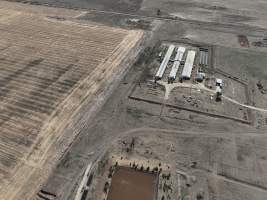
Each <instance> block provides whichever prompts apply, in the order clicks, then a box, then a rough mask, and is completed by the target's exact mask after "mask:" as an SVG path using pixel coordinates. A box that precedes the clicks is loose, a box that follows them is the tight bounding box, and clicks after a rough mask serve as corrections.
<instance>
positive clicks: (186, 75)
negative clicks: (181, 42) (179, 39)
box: [182, 51, 196, 79]
mask: <svg viewBox="0 0 267 200" xmlns="http://www.w3.org/2000/svg"><path fill="white" fill-rule="evenodd" d="M195 56H196V52H195V51H188V53H187V57H186V61H185V64H184V69H183V72H182V78H183V79H190V77H191V73H192V69H193V64H194V61H195Z"/></svg>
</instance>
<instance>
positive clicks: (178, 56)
mask: <svg viewBox="0 0 267 200" xmlns="http://www.w3.org/2000/svg"><path fill="white" fill-rule="evenodd" d="M185 50H186V48H185V47H179V48H178V50H177V53H176V56H175V59H174V63H173V66H172V69H171V72H170V75H169V77H168V80H169V82H173V81H174V80H175V79H176V75H177V72H178V70H179V66H180V64H181V61H182V59H183V56H184V53H185Z"/></svg>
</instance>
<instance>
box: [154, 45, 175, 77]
mask: <svg viewBox="0 0 267 200" xmlns="http://www.w3.org/2000/svg"><path fill="white" fill-rule="evenodd" d="M174 48H175V46H174V45H170V46H169V48H168V51H167V53H166V55H165V57H164V59H163V61H162V63H161V65H160V67H159V69H158V72H157V74H156V78H159V79H161V78H162V76H163V74H164V72H165V70H166V67H167V65H168V62H169V60H170V58H171V55H172V52H173V50H174Z"/></svg>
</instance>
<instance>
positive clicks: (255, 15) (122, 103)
mask: <svg viewBox="0 0 267 200" xmlns="http://www.w3.org/2000/svg"><path fill="white" fill-rule="evenodd" d="M45 2H47V3H49V4H50V5H56V6H63V7H83V8H84V10H83V11H79V12H78V11H76V10H71V11H69V12H70V13H73V15H71V16H72V17H71V16H69V15H68V11H66V9H62V8H61V9H58V8H57V9H55V8H48V7H45V8H44V10H45V11H42V12H41V13H42V16H43V17H44V16H45V17H44V18H45V19H47V23H60V24H64V26H69V23H70V22H69V21H71V22H72V23H71V26H73V25H75V27H76V26H78V25H79V24H77V23H80V22H81V21H82V22H83V23H84V24H87V26H89V27H91V26H93V27H94V28H97V27H98V26H99V23H102V24H105V25H109V26H115V27H123V28H126V29H128V30H131V29H134V30H137V29H140V28H142V29H144V30H146V31H148V32H149V31H150V34H151V38H150V40H148V41H147V43H145V44H144V46H146V49H145V50H144V51H143V53H142V54H141V55H140V58H139V60H138V61H137V62H136V63H135V64H134V65H133V66H132V68H131V70H130V71H129V72H128V73H127V74H126V76H125V77H124V79H123V80H122V81H121V79H120V78H121V76H119V77H116V76H115V78H114V79H116V78H117V79H116V81H113V82H112V81H111V82H109V83H106V84H112V83H113V84H115V85H114V87H116V86H118V87H117V89H116V90H115V91H114V93H113V94H112V96H111V97H110V98H109V99H108V100H107V102H106V103H105V104H104V106H103V107H102V108H101V109H100V106H101V105H102V104H99V110H98V111H99V112H98V114H97V115H94V117H91V116H92V115H91V109H92V107H93V105H95V104H94V102H93V100H92V101H90V100H91V97H92V96H94V95H95V94H99V93H100V94H101V95H103V96H101V95H100V97H99V98H98V99H97V100H98V101H99V102H102V103H103V102H104V101H102V100H103V99H105V98H104V97H105V95H104V94H105V93H103V91H102V90H100V92H99V93H98V91H99V89H98V88H99V87H100V86H99V87H97V86H98V83H95V82H98V81H97V80H98V78H97V77H98V75H97V74H98V73H97V74H96V76H95V77H96V78H94V79H93V81H94V83H95V84H94V86H96V87H94V92H93V94H89V95H88V102H87V103H86V105H83V106H81V107H79V108H80V111H81V112H79V114H78V115H76V116H77V117H76V118H75V120H70V122H71V123H70V126H68V127H66V128H65V133H64V134H61V131H60V130H61V128H62V127H63V126H59V127H56V128H58V129H54V128H53V126H52V127H51V131H52V130H53V131H54V132H57V130H59V131H58V134H57V135H61V136H65V135H67V136H69V137H66V138H64V137H60V138H56V136H53V135H52V136H51V135H49V136H51V138H50V137H45V139H46V140H45V142H44V143H43V144H44V145H45V144H50V141H51V140H54V139H55V140H58V142H57V144H55V145H54V146H53V148H51V149H50V150H48V149H46V148H44V150H47V154H46V155H53V154H54V152H57V151H58V150H57V149H60V150H61V149H66V151H64V152H63V151H62V152H61V153H62V154H61V155H60V156H59V155H54V156H52V157H51V159H50V160H49V161H48V162H47V163H45V162H44V161H45V157H42V155H44V154H43V153H44V152H45V151H44V152H41V151H39V150H40V149H37V150H36V151H35V152H36V153H34V154H32V156H31V157H29V158H30V159H28V160H29V161H30V162H29V163H30V164H31V165H30V164H29V165H28V166H27V167H26V168H24V169H22V170H25V172H27V171H29V170H31V169H36V173H34V174H33V176H32V177H34V179H35V180H36V182H33V181H32V182H30V183H31V184H36V185H38V188H41V189H42V190H43V191H48V192H50V193H51V194H53V195H55V196H56V197H57V198H58V199H66V200H69V199H73V197H74V195H75V191H76V190H77V186H78V185H79V182H80V181H81V179H82V174H83V172H84V169H86V167H87V165H88V163H91V162H94V161H95V160H96V159H97V158H101V156H102V155H103V152H105V151H107V150H108V151H109V147H110V145H111V142H112V141H115V142H116V141H117V138H118V137H123V136H125V135H129V138H131V137H133V136H137V137H140V138H142V139H141V141H143V146H142V147H140V152H138V155H137V156H138V157H139V158H146V157H147V156H148V155H146V153H145V150H146V149H149V150H150V151H154V154H155V156H158V157H162V159H163V160H165V161H166V162H167V161H168V160H170V161H172V162H175V163H176V164H175V165H174V166H175V167H176V168H177V169H179V170H182V171H184V172H185V173H189V174H190V175H194V176H197V177H198V180H199V182H198V184H196V189H197V190H198V189H200V188H201V187H202V189H203V188H204V190H205V191H206V193H205V194H208V195H207V196H205V198H206V199H213V200H215V199H216V200H230V199H231V200H241V199H242V200H252V199H253V200H264V199H265V197H266V177H265V174H266V170H265V168H266V143H267V142H266V137H265V133H266V128H267V116H266V114H264V113H263V112H260V110H259V111H253V112H252V114H251V116H252V119H253V123H252V124H242V123H237V122H235V121H233V120H230V119H223V118H218V117H215V116H208V115H203V114H201V113H196V112H194V111H192V110H191V111H190V110H184V109H177V108H173V107H168V106H164V105H163V104H162V105H161V104H160V105H158V104H151V103H149V102H140V101H136V100H133V99H130V98H128V97H129V95H131V94H132V92H133V91H134V88H135V87H142V86H143V85H144V84H145V83H146V80H148V79H149V80H151V79H153V73H151V72H153V70H154V71H155V70H156V69H157V66H158V63H157V62H156V61H155V58H156V57H157V55H158V53H159V48H158V47H159V44H160V42H162V41H165V42H166V41H167V42H168V43H176V44H179V43H180V42H181V41H182V42H184V43H186V44H187V45H189V46H190V45H192V44H197V45H198V46H207V47H209V48H210V49H212V59H211V62H210V66H209V67H210V69H207V70H211V69H213V70H214V69H220V70H221V71H222V72H223V73H224V75H222V74H220V75H219V76H220V77H227V81H226V84H227V87H226V88H225V89H226V90H227V92H226V94H227V95H226V96H230V97H231V99H234V100H235V101H238V102H241V103H242V104H243V103H249V106H252V107H259V108H262V109H264V110H265V109H266V108H267V104H266V102H267V101H266V98H267V96H266V94H265V90H266V89H265V88H267V86H266V84H267V83H266V82H265V81H264V80H265V79H266V73H265V72H266V70H265V60H266V58H265V57H266V56H265V54H266V52H267V48H266V47H267V46H264V45H266V44H265V42H264V41H265V32H266V19H265V18H266V15H265V8H266V2H264V1H260V0H257V1H253V3H252V2H250V1H230V0H227V1H224V2H221V1H209V0H206V1H186V2H185V1H178V0H177V1H167V0H166V1H165V0H164V1H159V0H157V1H152V0H145V1H117V0H115V1H108V2H107V1H106V0H101V1H61V2H55V1H54V0H37V1H35V4H37V3H40V4H42V3H45ZM1 4H2V7H4V5H5V4H3V3H2V2H1ZM7 5H8V6H7V7H8V8H9V9H11V8H10V5H13V4H7ZM114 5H115V6H114ZM24 6H25V5H23V4H20V6H18V7H16V8H14V10H15V11H16V13H18V12H19V11H20V9H21V8H20V7H24ZM11 7H12V6H11ZM26 7H27V10H31V9H33V8H35V6H30V5H27V6H26ZM38 7H41V8H42V6H38ZM158 8H160V9H161V14H160V15H159V16H157V15H156V13H157V9H158ZM12 9H13V8H12ZM12 9H11V10H12ZM54 9H55V10H56V11H55V10H54ZM92 9H96V10H92ZM33 10H34V9H33ZM36 10H37V9H36ZM36 10H35V11H28V12H30V13H34V14H32V15H34V16H35V14H36ZM59 10H60V11H59ZM57 11H58V12H60V13H63V14H62V17H59V18H58V17H55V15H57V14H55V13H56V12H57ZM100 11H101V12H100ZM103 11H104V12H103ZM46 12H49V13H50V14H46ZM8 14H9V13H8ZM2 15H3V16H4V18H3V19H4V20H3V21H5V20H9V21H11V22H12V19H13V18H16V15H14V14H12V15H10V17H9V18H6V15H7V13H6V11H3V14H2ZM8 16H9V15H8ZM151 16H152V17H151ZM136 19H141V20H142V21H141V22H137V23H135V22H134V23H132V22H131V23H129V20H133V21H134V20H136ZM80 20H81V21H80ZM37 21H38V18H37ZM92 21H93V22H94V23H93V22H92ZM74 22H75V23H74ZM133 24H134V25H133ZM5 26H7V25H6V24H5ZM62 26H63V25H62ZM101 27H106V26H101ZM83 29H86V28H85V27H84V25H83V27H82V28H81V30H80V34H81V36H82V33H85V32H86V31H83ZM64 30H65V29H64ZM101 30H102V29H101ZM104 30H105V28H104ZM112 30H114V31H115V32H116V31H119V32H120V33H121V31H122V32H123V34H125V35H124V36H122V37H121V40H122V42H118V43H120V44H123V45H119V44H117V45H118V48H115V49H117V51H115V52H117V53H118V54H116V55H117V57H119V59H118V60H116V61H115V63H120V60H121V59H123V57H124V56H126V54H127V53H128V52H129V51H128V50H125V49H124V50H122V51H119V50H120V49H121V47H122V46H123V47H124V46H125V45H126V46H127V45H130V46H134V44H135V43H136V42H137V40H138V38H139V37H141V33H140V31H128V30H127V31H126V30H124V29H121V28H119V29H117V28H112ZM109 31H110V30H109ZM137 33H140V35H138V34H137ZM12 34H14V33H12ZM67 34H70V33H69V32H68V33H66V34H64V36H65V37H66V35H67ZM97 35H98V34H97ZM240 35H242V37H243V38H246V39H247V40H248V45H247V46H242V45H241V44H240V41H239V38H240ZM61 36H62V35H61ZM67 36H68V35H67ZM6 37H7V36H6ZM122 38H124V40H123V39H122ZM123 41H124V42H123ZM129 41H131V42H129ZM57 42H58V44H61V43H60V40H59V39H58V40H57ZM255 42H259V44H260V46H259V45H258V46H257V45H255ZM0 44H2V46H3V48H5V46H6V43H5V42H4V41H3V42H1V43H0ZM115 46H116V45H115ZM119 47H120V48H119ZM126 48H127V49H129V48H130V47H129V46H127V47H126ZM18 50H19V48H18V47H17V48H16V49H14V50H13V51H12V52H17V51H18ZM27 51H29V52H30V49H28V50H27ZM31 51H33V50H31ZM120 52H121V53H120ZM48 53H49V52H48ZM102 53H104V52H99V54H102ZM69 54H71V55H72V52H71V53H69ZM121 54H123V56H120V55H121ZM135 55H136V54H135ZM133 57H134V56H131V58H133ZM96 58H97V56H96ZM122 64H123V65H122V66H124V65H125V66H126V64H128V65H129V66H131V65H132V64H133V63H130V62H129V63H127V62H122ZM31 65H32V64H31ZM31 65H30V66H31ZM98 66H102V65H98ZM107 66H110V64H109V63H108V64H107V65H103V68H101V69H102V70H105V68H108V67H107ZM116 66H117V64H116ZM114 69H115V68H114ZM116 69H117V68H116ZM110 73H111V72H110ZM216 73H217V72H216ZM216 73H214V76H217V74H216ZM121 74H123V73H121ZM105 75H106V76H110V74H109V73H107V74H105ZM100 77H102V76H100ZM88 79H89V78H88ZM114 79H112V80H114ZM233 79H237V80H239V81H241V82H242V81H244V82H245V85H246V88H248V94H249V100H250V101H249V102H246V101H247V100H248V98H247V96H246V94H244V93H245V92H244V87H243V86H242V87H241V86H240V84H237V83H235V81H233ZM89 80H90V81H89V83H91V79H89ZM259 80H261V81H262V82H261V83H262V85H260V86H259V84H257V83H258V81H259ZM83 83H84V84H86V83H88V82H87V81H84V82H83ZM116 83H117V84H119V85H116ZM103 85H105V83H103ZM85 88H86V91H88V90H87V86H85ZM139 91H141V90H139ZM151 91H152V92H153V93H154V94H156V95H154V98H155V99H159V100H160V101H162V100H163V99H164V90H163V89H162V88H159V87H158V88H151V90H149V92H151ZM101 92H102V93H101ZM182 92H184V93H186V90H183V91H182ZM77 93H78V95H81V93H82V95H84V93H83V88H80V90H78V92H77ZM177 93H179V91H177ZM177 93H175V92H174V93H173V94H170V95H171V97H170V98H177V100H178V101H180V100H181V99H180V98H181V96H182V95H180V96H179V95H177V96H176V94H177ZM16 95H17V94H16ZM139 95H140V94H139ZM142 95H147V94H145V93H144V94H142ZM185 95H186V94H185ZM102 97H103V98H102ZM152 97H153V95H152ZM194 98H196V99H197V95H196V97H194ZM205 98H206V97H205ZM205 98H203V99H204V100H205ZM70 100H73V99H72V98H70ZM204 100H203V101H204ZM73 101H75V100H73ZM75 102H76V101H75ZM78 103H80V102H79V101H77V104H78ZM77 104H75V103H74V105H76V106H77ZM66 105H69V104H66ZM97 105H98V104H97ZM205 105H207V104H205ZM62 108H64V106H62ZM70 109H71V108H70ZM70 109H66V110H67V111H66V112H67V114H66V113H63V114H62V115H60V114H59V116H58V117H57V119H56V120H58V121H61V119H62V118H63V117H64V119H65V118H68V116H69V115H68V113H69V112H71V110H70ZM228 109H231V107H229V108H228ZM235 109H238V110H239V111H238V112H241V111H240V108H237V107H235V108H233V109H232V112H235V113H234V114H236V113H238V112H236V110H235ZM88 110H89V111H88ZM220 111H222V112H224V113H226V114H227V113H228V111H227V108H225V107H220ZM244 111H245V110H244ZM228 114H229V113H228ZM239 117H243V116H239ZM58 121H53V122H51V123H50V124H52V125H55V124H57V123H58ZM74 136H76V137H75V138H74ZM40 141H42V140H40ZM43 141H44V140H43ZM70 143H71V145H70V146H66V145H68V144H70ZM40 144H42V142H41V143H40ZM140 144H142V142H141V143H140ZM170 144H172V145H170ZM32 146H34V145H32ZM36 146H39V145H38V143H37V145H36ZM170 146H173V147H175V152H172V151H171V149H170ZM40 148H41V149H42V148H43V146H40ZM12 155H13V154H12ZM14 155H16V154H14ZM39 157H41V158H44V159H43V160H42V161H41V162H39V161H38V159H39ZM36 158H37V159H36ZM56 161H58V162H56ZM192 161H197V163H199V168H197V169H195V170H192V169H190V167H189V165H190V163H191V162H192ZM39 163H41V164H46V166H48V167H46V166H44V167H43V168H40V170H37V166H38V165H39ZM55 163H56V165H55ZM52 166H53V173H51V174H50V173H49V172H50V170H51V167H52ZM46 170H47V171H46ZM187 170H188V171H187ZM40 174H41V176H40ZM38 177H41V178H40V179H39V178H38ZM23 178H24V176H21V179H23ZM46 178H48V179H47V180H46V182H45V183H43V184H42V185H40V187H39V183H40V182H43V180H44V179H46ZM31 180H33V179H31ZM201 183H205V184H204V185H203V184H202V185H203V186H201ZM181 184H182V183H181ZM19 186H20V185H12V187H10V188H11V189H10V190H7V191H8V193H7V195H9V194H12V189H13V188H15V187H16V188H19V189H21V191H19V189H18V190H16V191H18V192H19V193H17V194H23V195H25V196H26V195H27V194H26V193H27V192H28V191H31V192H32V193H31V194H29V195H34V194H36V193H37V191H36V190H31V189H30V187H31V186H32V185H30V184H29V186H28V188H27V187H26V188H20V187H19ZM194 187H195V186H194ZM36 189H37V187H36ZM100 190H102V188H101V189H100ZM197 190H195V191H197ZM5 191H6V190H5ZM193 191H194V190H193ZM21 192H22V193H21ZM23 192H24V193H23ZM15 194H16V192H15ZM192 194H193V195H194V194H195V193H194V192H192ZM7 195H6V196H7ZM9 197H11V196H9ZM14 199H16V198H15V196H14Z"/></svg>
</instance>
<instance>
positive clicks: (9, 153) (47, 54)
mask: <svg viewBox="0 0 267 200" xmlns="http://www.w3.org/2000/svg"><path fill="white" fill-rule="evenodd" d="M38 9H39V10H40V13H39V12H38ZM37 13H38V14H37ZM53 14H56V11H55V10H53V9H47V8H45V9H44V10H42V8H40V7H36V8H34V7H33V6H31V7H27V6H23V5H18V4H12V3H7V2H1V3H0V29H1V33H0V37H1V39H0V51H1V55H0V71H1V73H0V88H1V89H0V99H1V103H0V130H1V131H0V138H1V140H0V199H5V200H7V199H13V197H14V198H15V196H16V195H18V194H17V192H19V190H20V189H21V188H20V187H22V186H23V185H24V184H25V183H27V182H28V183H27V184H29V182H30V179H29V178H30V177H31V175H32V173H34V171H35V169H39V170H40V169H42V167H43V166H44V163H46V162H47V158H48V157H51V156H49V153H48V152H49V149H50V147H51V146H53V145H54V143H55V142H56V141H57V140H59V138H60V137H62V130H63V129H64V127H65V126H66V125H68V123H69V121H70V120H71V118H72V117H73V116H74V115H75V114H76V111H77V110H78V109H79V108H80V107H81V106H82V105H83V103H85V102H90V101H93V100H94V98H95V97H97V96H98V95H99V94H100V93H101V91H102V90H103V89H104V86H105V82H109V81H108V80H109V79H112V78H114V75H115V74H116V71H119V69H117V68H118V66H119V65H120V63H121V62H122V61H123V59H124V58H125V57H126V56H127V55H128V54H129V53H130V52H131V49H132V48H133V47H135V45H136V44H137V43H138V41H139V40H140V39H141V38H142V35H143V34H142V32H141V31H126V30H123V29H117V28H111V27H106V26H103V25H99V24H88V23H87V24H79V23H77V22H73V21H69V20H62V18H60V17H59V18H54V17H51V16H53ZM73 14H76V13H75V11H71V12H70V13H68V12H66V11H65V16H68V17H70V16H72V15H73ZM62 16H64V12H62ZM100 86H101V87H100ZM96 107H97V105H96ZM65 145H66V144H65ZM61 151H64V148H63V149H58V152H59V153H60V152H61ZM53 154H54V155H56V154H57V152H53ZM39 178H40V177H39ZM29 185H31V184H29ZM32 189H33V190H34V188H32ZM23 192H24V193H27V190H24V191H23ZM23 199H26V197H24V198H23Z"/></svg>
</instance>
